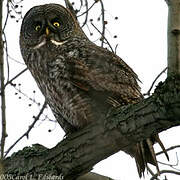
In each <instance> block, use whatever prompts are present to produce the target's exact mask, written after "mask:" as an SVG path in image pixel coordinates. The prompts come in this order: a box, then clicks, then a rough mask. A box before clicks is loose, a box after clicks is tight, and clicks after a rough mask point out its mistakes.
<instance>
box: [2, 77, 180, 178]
mask: <svg viewBox="0 0 180 180" xmlns="http://www.w3.org/2000/svg"><path fill="white" fill-rule="evenodd" d="M177 125H180V76H176V77H171V78H168V79H167V80H166V81H165V82H164V83H160V84H159V86H158V88H157V89H156V90H155V93H154V94H153V95H152V96H151V97H150V98H147V99H145V100H143V101H142V102H140V103H138V104H135V105H128V106H124V107H121V108H118V109H114V110H111V111H110V112H109V113H108V114H107V117H106V119H104V120H102V121H101V122H100V121H98V122H94V123H92V124H90V125H88V126H87V127H85V128H84V129H81V130H80V131H78V132H76V133H74V134H72V135H70V136H69V137H67V138H65V139H64V140H63V141H61V142H60V143H59V144H57V146H55V147H54V148H52V149H46V148H44V147H40V148H39V147H38V148H37V147H26V148H25V149H24V150H23V151H19V152H17V153H16V154H14V155H13V156H11V158H7V159H6V160H5V161H4V167H5V172H6V173H7V174H14V175H25V174H30V175H32V176H34V177H36V178H37V177H38V175H40V174H44V175H45V174H48V175H50V174H52V175H56V176H59V177H63V179H65V180H73V179H75V178H76V177H78V176H80V175H83V174H85V173H87V172H89V171H90V170H91V169H92V168H93V166H94V165H95V164H96V163H98V162H99V161H101V160H103V159H105V158H107V157H108V156H110V155H112V154H114V153H116V152H118V151H120V150H123V151H126V149H127V148H128V147H129V146H132V145H134V144H135V143H137V142H139V141H141V140H143V139H146V138H147V137H149V136H151V135H152V134H156V133H159V132H162V131H163V130H166V129H169V128H171V127H174V126H177ZM119 163H121V160H119Z"/></svg>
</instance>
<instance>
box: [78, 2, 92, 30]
mask: <svg viewBox="0 0 180 180" xmlns="http://www.w3.org/2000/svg"><path fill="white" fill-rule="evenodd" d="M85 1H86V4H85V6H86V13H85V14H86V16H85V20H84V22H83V25H82V26H81V27H82V28H83V27H84V25H85V24H87V20H88V14H89V13H88V11H89V10H88V1H87V0H85ZM94 4H95V3H94ZM89 9H90V8H89Z"/></svg>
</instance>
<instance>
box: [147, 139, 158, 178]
mask: <svg viewBox="0 0 180 180" xmlns="http://www.w3.org/2000/svg"><path fill="white" fill-rule="evenodd" d="M146 142H147V145H148V147H149V150H150V152H151V155H152V158H153V161H154V163H155V166H156V169H157V173H158V175H160V171H159V166H158V163H157V159H156V154H155V151H154V148H153V143H152V141H151V139H150V138H147V139H146Z"/></svg>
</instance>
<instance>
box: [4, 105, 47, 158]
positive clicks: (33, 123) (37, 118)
mask: <svg viewBox="0 0 180 180" xmlns="http://www.w3.org/2000/svg"><path fill="white" fill-rule="evenodd" d="M46 105H47V103H46V101H45V102H44V104H43V106H42V108H41V110H40V111H39V114H38V115H37V116H36V117H35V118H34V121H33V122H32V124H31V125H30V126H29V127H28V130H27V131H26V132H25V133H24V134H23V135H22V136H21V137H20V138H19V139H17V141H15V142H14V143H13V144H12V145H11V146H10V147H9V149H8V150H7V151H6V153H5V156H4V157H6V156H7V155H8V153H9V152H10V151H11V149H12V148H13V147H14V146H15V145H16V144H17V143H18V142H19V141H20V140H21V139H22V138H24V137H27V138H28V137H29V133H30V131H31V130H32V128H33V127H34V125H35V124H36V122H37V121H38V120H39V118H40V116H41V115H42V114H43V111H44V109H45V108H46Z"/></svg>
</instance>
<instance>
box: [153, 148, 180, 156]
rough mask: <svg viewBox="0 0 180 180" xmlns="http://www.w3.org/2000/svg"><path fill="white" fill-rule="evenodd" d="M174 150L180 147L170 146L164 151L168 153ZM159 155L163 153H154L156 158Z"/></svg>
mask: <svg viewBox="0 0 180 180" xmlns="http://www.w3.org/2000/svg"><path fill="white" fill-rule="evenodd" d="M176 148H180V145H176V146H171V147H170V148H168V149H166V151H167V152H168V151H171V150H173V149H176ZM160 154H164V152H163V151H160V152H158V153H156V156H158V155H160Z"/></svg>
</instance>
